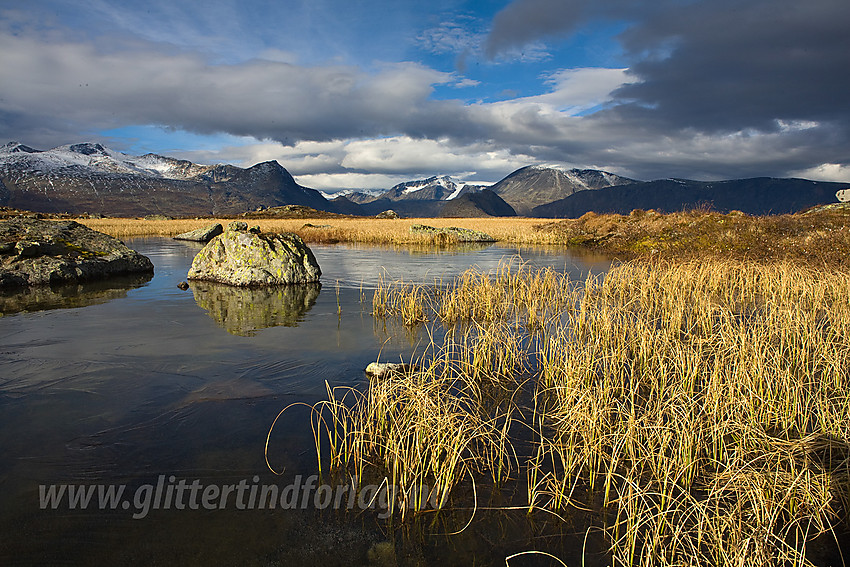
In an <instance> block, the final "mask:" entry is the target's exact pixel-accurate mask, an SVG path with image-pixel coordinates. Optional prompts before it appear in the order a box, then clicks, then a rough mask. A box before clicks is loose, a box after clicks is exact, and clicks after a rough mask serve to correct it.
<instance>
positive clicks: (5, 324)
mask: <svg viewBox="0 0 850 567" xmlns="http://www.w3.org/2000/svg"><path fill="white" fill-rule="evenodd" d="M128 244H129V245H130V246H131V247H132V248H134V249H136V250H138V251H139V252H141V253H142V254H145V255H146V256H148V257H150V258H151V260H152V261H153V263H154V265H155V268H156V274H155V275H154V277H153V278H152V279H148V278H143V279H141V280H139V279H130V280H119V281H117V282H110V283H108V284H101V285H98V286H93V287H85V288H83V287H81V288H70V289H65V290H61V291H60V292H57V293H33V294H30V295H27V296H25V297H24V298H23V299H22V298H21V297H20V296H18V297H12V298H10V297H0V309H2V312H3V314H4V316H3V317H0V455H2V460H0V489H2V491H0V534H2V535H0V565H94V564H113V565H120V564H133V565H151V564H161V565H171V564H181V565H213V564H215V565H219V564H226V565H312V564H321V565H323V566H329V565H358V564H359V565H369V564H380V557H378V556H377V555H376V554H375V553H372V554H371V555H370V553H369V549H370V548H373V546H374V545H375V544H376V543H378V542H381V541H383V540H386V539H393V537H394V536H393V534H391V533H387V530H386V527H385V526H384V527H382V526H381V524H380V523H378V522H375V521H374V518H373V517H372V516H370V515H369V514H364V513H340V512H331V511H330V510H325V511H319V510H310V509H308V510H304V511H301V510H290V511H285V510H280V509H275V510H268V509H264V510H259V509H243V510H240V509H237V506H236V505H235V502H234V501H235V497H234V498H233V499H231V500H230V501H228V504H227V506H225V508H224V509H221V510H219V509H214V510H210V509H204V508H203V507H201V508H199V509H188V508H187V509H183V510H177V509H174V508H175V506H176V504H175V506H171V509H168V510H166V509H164V508H165V507H166V506H165V505H162V506H161V508H163V509H158V510H157V509H152V507H151V506H150V502H151V499H150V498H148V500H147V501H145V499H144V497H145V495H148V494H150V493H151V492H152V490H151V489H153V487H154V486H155V485H157V484H158V483H160V484H161V483H162V481H161V480H160V479H161V478H164V479H165V483H166V484H167V485H171V486H173V485H174V483H175V481H176V483H179V482H180V480H182V479H185V482H186V485H189V484H191V483H192V482H193V481H195V480H198V481H200V485H202V486H204V487H207V486H209V485H217V486H223V485H237V484H238V483H239V482H240V481H243V480H244V481H245V482H247V484H248V485H251V486H259V485H264V484H272V483H274V484H278V485H280V486H281V487H283V486H285V485H286V484H287V483H288V482H292V479H293V477H294V476H295V475H302V476H303V477H306V476H308V475H311V474H314V473H315V471H316V470H317V467H316V463H315V450H314V449H313V446H312V434H311V431H310V422H309V413H308V412H307V410H305V409H299V408H295V409H293V410H292V411H288V412H287V413H285V414H284V416H283V418H282V419H281V421H279V422H278V424H277V426H276V427H275V430H274V434H273V436H272V438H271V446H270V447H271V449H270V459H271V461H272V464H273V465H274V466H275V467H276V468H285V471H286V472H285V473H284V475H283V476H280V477H277V476H275V475H274V474H272V473H271V472H270V471H269V470H268V468H267V466H266V463H265V459H264V454H263V447H264V443H265V440H266V435H267V433H268V431H269V426H270V425H271V423H272V420H273V419H274V418H275V416H276V415H277V414H278V412H279V411H280V410H281V409H282V408H283V407H285V406H287V405H288V404H290V403H293V402H307V403H313V402H315V401H317V400H319V399H321V398H323V397H324V393H325V388H326V382H327V383H328V384H330V385H331V386H337V385H341V386H354V387H357V386H360V385H362V384H363V383H364V382H365V380H366V377H365V375H364V373H363V368H365V366H366V365H367V364H368V363H369V362H372V361H374V360H376V359H377V358H378V356H379V353H380V357H381V359H382V360H398V359H399V356H404V357H408V356H409V355H410V354H411V353H412V352H414V351H415V350H416V348H417V341H418V339H419V338H421V337H417V336H416V333H410V332H402V331H398V332H393V331H392V330H389V331H388V330H387V328H386V327H384V326H383V325H380V324H376V322H375V321H374V320H373V318H372V317H371V315H370V308H371V298H372V292H371V290H372V289H374V288H375V286H376V285H377V284H378V282H379V281H380V280H381V278H383V279H384V280H385V281H386V280H394V279H403V280H404V281H405V282H410V283H414V282H418V283H428V284H430V283H433V282H434V281H435V278H443V280H447V279H450V278H451V277H453V276H455V275H457V274H459V273H461V272H463V271H464V270H466V269H467V268H470V267H478V268H479V269H481V270H485V271H486V270H492V269H494V268H496V267H497V266H498V264H499V262H500V261H504V260H507V259H510V258H512V257H514V256H516V255H517V254H520V256H521V258H522V260H523V261H525V262H528V263H529V264H530V265H532V266H539V267H547V266H551V267H553V268H555V269H558V270H562V271H566V272H568V273H570V275H571V276H572V277H574V278H576V279H580V278H581V279H583V278H584V277H586V276H587V274H588V272H593V273H599V272H603V271H605V270H606V269H607V268H608V266H609V265H610V261H608V260H606V259H605V258H601V257H582V256H576V255H574V254H572V253H571V252H568V251H564V250H557V249H524V250H517V249H515V248H504V247H500V246H478V247H471V248H456V249H450V250H443V251H412V250H409V249H392V248H380V247H371V246H349V245H334V246H319V245H314V246H312V247H311V248H312V250H313V252H314V254H315V255H316V258H317V260H318V261H319V264H320V266H321V267H322V271H323V276H322V286H321V288H320V287H319V286H305V287H294V288H292V289H278V290H272V291H262V290H238V289H234V288H227V287H223V286H216V285H210V284H193V286H192V290H190V291H181V290H179V289H178V288H177V284H178V283H179V282H181V281H183V279H184V278H185V275H186V272H187V271H188V268H189V265H190V263H191V261H192V258H193V256H194V254H195V253H196V252H197V251H198V250H199V249H200V246H199V245H196V244H193V243H186V242H178V241H173V240H170V239H134V240H130V241H128ZM338 307H339V308H341V314H340V313H338ZM172 476H173V477H174V479H175V480H174V481H170V479H171V477H172ZM255 479H256V480H255ZM169 481H170V482H169ZM51 485H55V486H54V488H55V489H56V490H58V487H59V485H74V486H75V487H76V486H78V485H79V486H82V487H83V488H85V487H94V486H96V485H103V486H104V487H106V486H108V485H114V486H116V487H117V486H119V485H126V492H125V493H124V498H123V500H122V501H120V502H119V504H118V505H117V506H115V509H108V508H109V506H105V508H107V509H99V508H100V506H99V505H98V502H97V500H98V497H99V496H98V494H95V495H94V496H93V499H92V501H91V503H90V504H89V506H88V507H87V508H86V509H80V508H81V507H82V506H81V505H78V506H77V507H76V508H75V509H71V507H70V505H69V503H68V500H67V498H68V494H67V493H66V494H65V496H64V498H65V499H64V500H62V501H59V504H58V506H56V508H55V509H53V507H52V506H50V505H47V506H46V508H44V507H43V503H44V502H45V501H44V498H45V494H46V492H45V491H46V490H48V488H49V487H50V486H51ZM144 485H150V487H149V488H148V489H145V490H140V487H143V486H144ZM40 486H41V487H42V488H41V489H40ZM69 490H70V489H69ZM187 494H188V493H187ZM134 495H141V498H140V499H137V500H134V498H133V496H134ZM187 498H188V495H187ZM246 498H247V492H246ZM175 501H176V500H175ZM145 502H147V504H148V505H147V506H145ZM137 505H138V506H137ZM143 507H144V508H145V513H144V514H142V513H141V510H142V508H143ZM196 507H197V506H196ZM43 508H44V509H43ZM134 515H136V516H143V517H138V518H136V519H134V518H133V516H134ZM503 529H507V530H508V532H510V531H511V529H512V528H503ZM493 539H495V540H496V541H498V542H499V544H498V545H493V542H492V541H491V540H493ZM414 548H415V549H414ZM523 549H528V543H527V541H522V538H521V537H519V536H517V539H516V541H515V542H513V543H512V540H511V539H510V537H507V536H505V534H504V533H503V534H498V533H496V534H494V533H489V532H485V531H483V530H482V531H477V532H476V531H475V530H469V531H468V532H466V533H465V534H464V535H463V536H460V537H457V538H442V539H440V541H438V542H436V543H434V542H431V541H420V542H419V544H418V545H413V546H412V548H410V549H407V550H404V552H402V550H399V549H398V548H397V560H398V562H399V564H411V565H415V564H431V563H433V562H440V563H444V564H458V565H461V564H470V562H471V559H472V558H474V561H475V563H476V564H480V565H490V564H492V565H499V564H501V565H504V556H505V553H508V552H513V551H521V550H523ZM552 549H553V550H554V551H559V549H558V547H557V545H555V546H554V547H553V548H552ZM373 551H374V549H373ZM562 551H563V552H564V553H567V554H568V553H569V550H562ZM370 561H371V563H370ZM526 564H528V563H526ZM542 564H548V563H542Z"/></svg>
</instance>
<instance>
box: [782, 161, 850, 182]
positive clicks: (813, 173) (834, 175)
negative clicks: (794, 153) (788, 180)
mask: <svg viewBox="0 0 850 567" xmlns="http://www.w3.org/2000/svg"><path fill="white" fill-rule="evenodd" d="M791 175H792V176H794V177H801V178H803V179H812V180H814V181H840V182H846V183H850V165H841V164H838V163H822V164H820V165H816V166H814V167H809V168H807V169H803V170H800V171H792V172H791Z"/></svg>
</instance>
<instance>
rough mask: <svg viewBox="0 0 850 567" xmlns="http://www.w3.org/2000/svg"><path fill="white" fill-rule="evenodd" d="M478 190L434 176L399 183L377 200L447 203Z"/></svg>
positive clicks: (447, 178) (444, 176)
mask: <svg viewBox="0 0 850 567" xmlns="http://www.w3.org/2000/svg"><path fill="white" fill-rule="evenodd" d="M479 189H480V186H477V185H469V184H467V183H464V182H462V181H456V180H454V179H452V178H451V177H449V176H448V175H442V176H436V175H435V176H434V177H429V178H428V179H420V180H416V181H406V182H404V183H399V184H398V185H396V186H394V187H393V188H392V189H390V190H389V191H387V192H386V193H384V194H382V195H379V196H378V199H388V200H390V201H403V200H416V201H449V200H451V199H455V198H457V197H459V196H461V195H464V194H466V193H469V192H470V191H476V190H479ZM376 200H377V199H376Z"/></svg>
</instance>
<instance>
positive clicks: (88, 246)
mask: <svg viewBox="0 0 850 567" xmlns="http://www.w3.org/2000/svg"><path fill="white" fill-rule="evenodd" d="M141 273H153V263H151V261H150V259H148V258H147V257H145V256H142V255H141V254H139V253H138V252H136V251H135V250H131V249H130V248H128V247H127V246H126V245H125V244H124V243H123V242H121V241H120V240H118V239H117V238H113V237H112V236H109V235H106V234H103V233H102V232H97V231H96V230H92V229H90V228H88V227H86V226H83V225H81V224H79V223H77V222H74V221H58V222H57V221H48V220H40V219H33V218H15V219H10V220H7V221H3V222H0V287H19V286H33V285H45V284H69V283H80V282H89V281H96V280H101V279H104V278H108V277H112V276H119V275H125V274H141Z"/></svg>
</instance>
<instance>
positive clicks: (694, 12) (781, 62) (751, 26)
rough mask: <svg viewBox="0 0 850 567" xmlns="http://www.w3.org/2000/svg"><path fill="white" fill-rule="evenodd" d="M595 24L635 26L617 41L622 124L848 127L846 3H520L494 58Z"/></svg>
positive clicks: (498, 25) (493, 40)
mask: <svg viewBox="0 0 850 567" xmlns="http://www.w3.org/2000/svg"><path fill="white" fill-rule="evenodd" d="M593 19H608V20H613V21H620V22H629V25H628V27H627V30H626V31H625V32H624V33H623V34H622V35H621V37H620V39H621V41H622V44H623V47H624V48H625V49H626V55H627V57H628V58H629V59H630V63H631V67H630V72H631V73H632V75H633V77H634V82H633V83H632V84H630V85H627V86H624V87H623V88H621V89H620V90H618V91H617V92H616V93H615V98H616V99H617V100H618V101H619V102H621V103H623V104H624V105H625V106H621V107H620V108H618V109H617V112H618V113H619V114H620V115H621V116H624V117H629V118H631V119H634V120H646V121H647V122H654V123H656V124H657V126H658V127H663V128H688V127H692V128H696V129H698V130H699V131H738V130H741V129H744V128H756V129H759V130H763V131H774V130H776V129H780V128H782V127H783V122H785V123H787V122H791V121H817V122H821V121H823V122H838V123H839V124H840V125H841V127H842V128H845V129H846V128H847V123H848V117H850V105H848V104H847V102H846V101H847V97H846V93H847V92H848V90H850V73H848V72H847V70H848V69H850V33H848V28H847V25H848V23H850V2H848V1H847V0H808V1H806V2H801V1H799V0H746V1H741V0H711V1H707V0H703V1H700V0H696V1H680V2H675V1H667V0H658V1H656V2H652V3H646V2H633V1H632V2H623V1H620V0H566V1H564V0H516V1H515V2H513V3H512V4H510V5H509V6H508V7H506V8H505V9H504V10H503V11H502V12H501V13H499V14H498V15H497V16H496V18H495V20H494V23H493V29H492V32H491V34H490V37H489V38H488V44H487V45H488V52H489V53H491V54H493V53H497V52H498V51H500V50H504V49H507V48H509V47H515V46H516V45H517V44H518V43H521V42H530V41H534V40H537V39H539V38H541V37H546V36H551V35H553V34H556V33H569V32H571V31H574V30H576V29H577V27H578V26H580V25H581V24H583V23H586V22H587V21H590V20H593Z"/></svg>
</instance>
